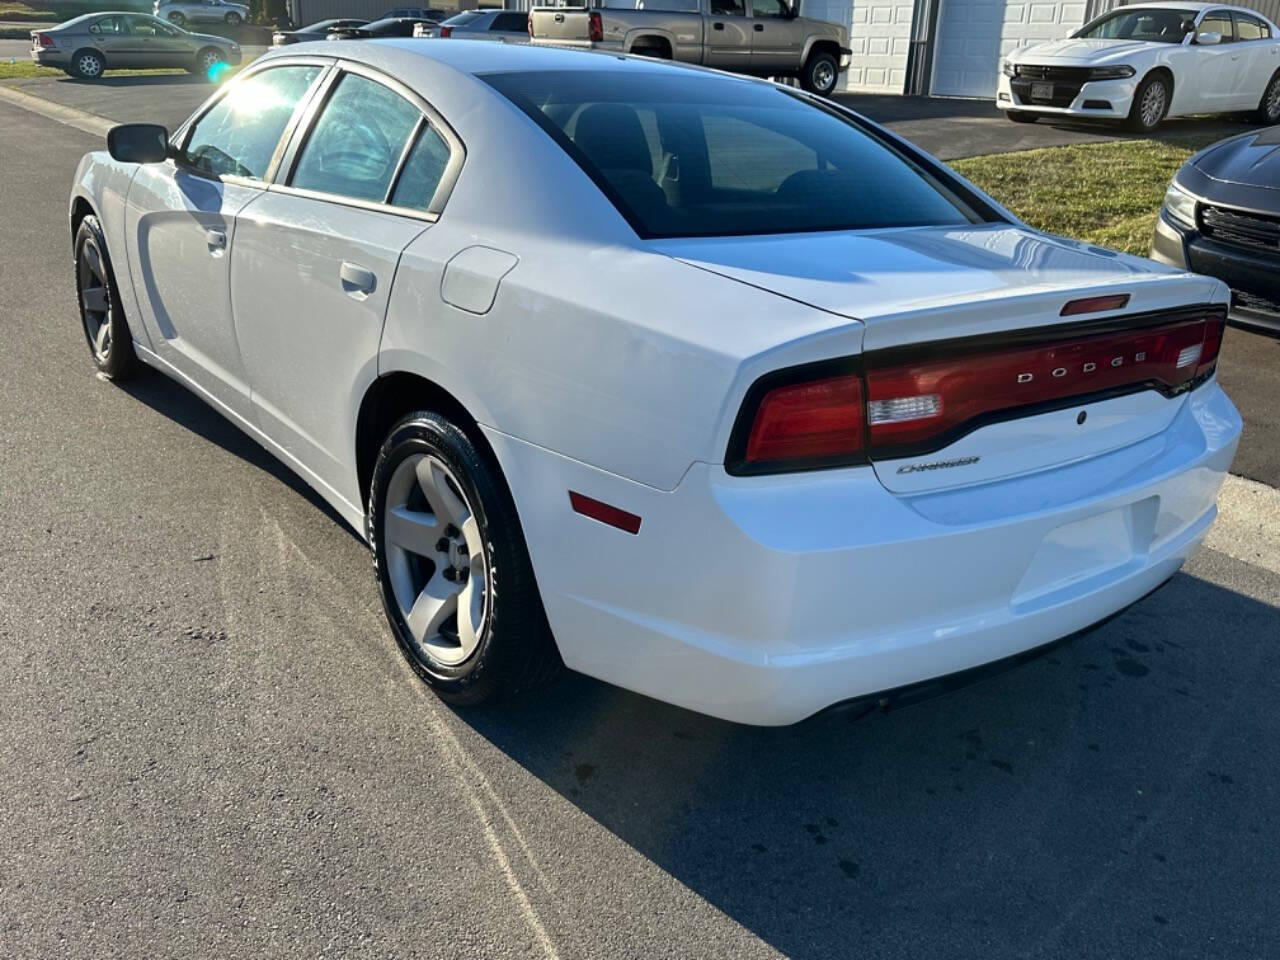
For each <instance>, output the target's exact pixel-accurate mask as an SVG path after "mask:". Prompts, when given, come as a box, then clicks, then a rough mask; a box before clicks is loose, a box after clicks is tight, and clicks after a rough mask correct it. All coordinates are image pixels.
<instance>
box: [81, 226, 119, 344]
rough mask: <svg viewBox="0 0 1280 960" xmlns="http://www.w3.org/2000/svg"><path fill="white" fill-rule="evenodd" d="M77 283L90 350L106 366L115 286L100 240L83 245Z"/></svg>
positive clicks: (89, 241) (91, 240)
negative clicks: (99, 244) (112, 283)
mask: <svg viewBox="0 0 1280 960" xmlns="http://www.w3.org/2000/svg"><path fill="white" fill-rule="evenodd" d="M76 280H77V286H78V287H79V290H80V316H81V319H82V320H83V322H84V333H85V336H86V337H88V339H89V349H90V350H92V351H93V358H94V360H96V361H97V362H98V363H99V364H105V363H107V362H109V361H110V359H111V286H110V281H109V280H108V279H107V269H106V266H105V265H104V264H103V262H102V251H101V250H99V249H98V243H97V241H96V240H93V239H89V240H86V241H85V242H84V243H83V244H82V245H81V247H80V257H79V259H78V262H77V263H76Z"/></svg>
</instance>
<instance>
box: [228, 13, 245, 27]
mask: <svg viewBox="0 0 1280 960" xmlns="http://www.w3.org/2000/svg"><path fill="white" fill-rule="evenodd" d="M225 19H226V21H227V26H228V27H238V26H240V20H241V17H240V14H238V13H228V14H227V16H226V18H225Z"/></svg>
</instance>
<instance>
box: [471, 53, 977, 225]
mask: <svg viewBox="0 0 1280 960" xmlns="http://www.w3.org/2000/svg"><path fill="white" fill-rule="evenodd" d="M484 79H485V80H487V81H488V82H489V83H490V84H491V85H492V86H493V87H495V88H496V89H497V90H498V91H499V92H501V93H502V94H503V95H504V96H506V97H507V98H509V99H510V100H511V101H512V102H513V103H515V104H516V105H517V106H518V107H520V108H521V109H522V110H524V111H525V112H526V113H527V114H529V116H530V117H532V118H533V119H534V120H535V121H536V122H537V123H538V124H539V125H540V126H541V127H542V128H543V129H544V130H546V131H547V133H549V134H550V135H551V137H552V138H553V139H554V140H555V141H556V142H557V143H559V144H560V146H561V147H563V148H564V150H565V151H566V152H567V153H568V154H569V155H570V156H571V157H572V158H573V159H574V160H575V161H576V162H577V163H578V164H579V165H580V166H581V167H582V168H583V170H584V171H586V173H587V174H588V175H589V176H590V177H591V178H592V179H593V180H594V181H595V182H596V184H597V186H599V187H600V189H601V190H602V191H603V192H604V193H605V195H606V196H608V197H609V199H610V200H611V201H612V202H613V203H614V205H615V206H616V207H617V208H618V210H619V212H620V213H621V214H622V215H623V216H624V217H626V218H627V220H628V221H630V223H631V225H632V227H634V228H635V230H636V232H637V233H639V234H640V235H641V236H643V237H694V236H728V235H742V234H771V233H797V232H809V231H819V230H866V229H873V228H878V227H907V226H926V225H949V224H965V223H972V222H976V221H978V220H980V219H981V217H980V216H979V215H978V214H977V213H976V212H975V211H974V210H972V209H970V208H968V207H966V206H965V204H964V202H963V201H962V200H961V199H960V198H959V197H958V196H956V195H955V194H953V193H952V192H951V191H950V190H949V189H947V188H946V187H945V186H944V185H943V184H942V183H941V182H939V181H938V180H937V179H935V178H934V177H933V176H931V175H930V174H929V173H928V172H927V171H925V170H924V169H923V168H921V167H919V166H917V165H916V164H915V163H913V162H912V161H911V160H910V159H909V158H908V157H907V156H906V155H905V154H902V153H898V152H897V151H896V150H894V149H892V148H891V147H889V146H888V145H887V144H886V143H885V142H882V141H880V140H878V139H877V138H876V137H874V136H872V135H871V134H870V133H869V132H867V131H865V130H863V129H861V128H860V127H859V126H857V125H856V124H855V123H853V122H852V121H850V120H847V119H845V118H843V117H841V116H840V115H838V114H836V113H834V112H829V111H828V110H826V109H823V108H821V107H818V106H814V105H812V104H810V103H809V102H807V101H806V100H804V99H801V98H800V97H798V96H795V95H793V94H790V93H788V92H786V91H785V90H782V89H781V88H778V87H772V86H767V85H764V84H759V83H754V82H750V81H744V80H737V79H734V78H732V77H717V76H708V75H699V74H695V73H693V72H692V71H690V72H687V73H686V72H684V71H676V70H669V69H665V68H664V69H663V70H661V72H659V71H657V70H652V69H643V70H637V72H635V73H623V72H620V71H613V70H610V71H594V70H580V71H559V72H555V71H546V72H541V71H540V72H536V73H503V74H490V75H488V76H486V77H485V78H484Z"/></svg>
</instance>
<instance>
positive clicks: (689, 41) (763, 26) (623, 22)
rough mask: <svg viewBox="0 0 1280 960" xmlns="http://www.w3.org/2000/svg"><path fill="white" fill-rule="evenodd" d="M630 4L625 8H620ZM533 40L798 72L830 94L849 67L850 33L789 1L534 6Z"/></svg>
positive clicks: (808, 85)
mask: <svg viewBox="0 0 1280 960" xmlns="http://www.w3.org/2000/svg"><path fill="white" fill-rule="evenodd" d="M622 2H625V3H626V5H625V6H622V5H619V4H620V3H622ZM529 36H530V37H531V38H532V39H533V42H534V43H545V44H556V45H560V46H576V47H587V48H592V49H600V50H615V51H620V52H622V53H635V54H641V55H643V56H649V57H661V58H664V59H667V60H681V61H684V62H685V63H700V64H704V65H706V66H708V67H718V68H720V69H721V70H732V71H735V72H737V73H750V74H755V75H757V76H762V77H799V78H800V83H801V84H802V85H803V86H804V88H805V89H806V90H808V91H810V92H812V93H819V94H822V95H824V96H826V95H829V94H831V93H832V92H833V91H834V90H835V88H836V83H837V81H838V80H839V77H840V74H841V73H842V72H843V71H845V70H847V69H848V67H849V60H850V57H851V56H852V53H851V51H850V49H849V31H848V30H847V29H845V27H843V26H842V25H840V24H838V23H828V22H827V21H825V20H811V19H809V18H807V17H802V16H800V15H799V14H798V11H797V9H796V8H795V7H792V6H791V5H789V4H788V3H787V2H786V0H612V2H608V3H607V5H599V4H593V5H592V6H589V7H534V8H533V9H531V10H530V11H529Z"/></svg>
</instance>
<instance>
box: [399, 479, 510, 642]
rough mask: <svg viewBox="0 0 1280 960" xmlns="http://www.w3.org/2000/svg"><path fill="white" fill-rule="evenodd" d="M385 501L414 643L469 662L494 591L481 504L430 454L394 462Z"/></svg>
mask: <svg viewBox="0 0 1280 960" xmlns="http://www.w3.org/2000/svg"><path fill="white" fill-rule="evenodd" d="M385 502H386V507H385V510H384V513H383V527H384V530H383V541H384V543H385V545H386V555H387V574H388V576H389V578H390V581H391V587H392V592H393V594H394V596H395V601H396V606H397V607H398V608H399V610H400V614H401V615H402V616H403V617H404V621H405V624H406V625H407V626H408V628H409V633H410V634H411V636H412V637H413V641H414V644H415V645H416V646H417V648H418V652H419V653H420V655H422V656H425V657H430V658H431V659H433V660H435V661H437V662H439V663H442V664H446V665H448V666H456V665H458V664H460V663H463V662H464V661H466V660H467V659H468V658H469V657H470V656H471V655H472V654H473V653H475V651H476V648H477V647H478V646H479V645H480V640H481V638H482V636H483V634H484V630H485V628H486V626H487V622H488V618H489V600H490V594H491V592H492V590H491V586H490V572H489V565H488V560H487V559H486V557H485V550H484V541H483V540H482V539H481V536H480V527H479V524H478V523H477V521H476V514H475V510H474V509H473V508H472V506H471V504H470V502H469V501H468V499H467V495H466V493H465V492H464V491H463V488H462V485H461V484H459V483H458V480H457V478H456V477H455V476H454V475H453V473H452V472H451V471H450V470H449V468H448V467H447V466H445V464H444V462H443V461H441V460H440V459H438V458H437V457H434V456H431V455H428V454H419V455H416V456H410V457H407V458H406V459H405V460H404V461H403V462H401V463H400V464H399V465H398V466H397V467H396V469H395V472H394V473H393V474H392V475H391V482H390V483H389V484H388V486H387V496H386V501H385Z"/></svg>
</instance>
